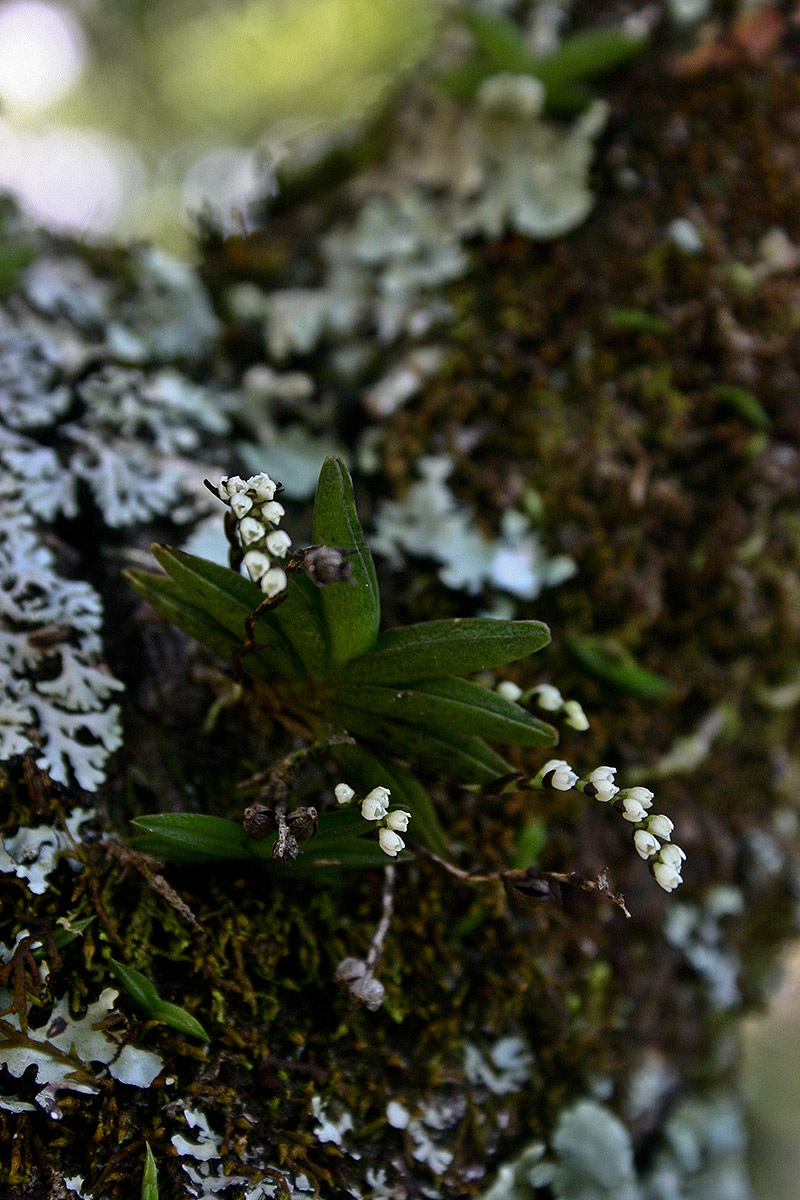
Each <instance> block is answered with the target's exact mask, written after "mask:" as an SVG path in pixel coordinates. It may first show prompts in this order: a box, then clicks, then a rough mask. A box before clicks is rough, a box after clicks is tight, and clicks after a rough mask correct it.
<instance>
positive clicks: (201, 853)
mask: <svg viewBox="0 0 800 1200" xmlns="http://www.w3.org/2000/svg"><path fill="white" fill-rule="evenodd" d="M133 824H134V825H135V826H136V828H137V829H141V830H143V831H144V832H143V833H142V834H141V835H140V836H138V837H137V838H136V839H135V841H136V845H137V846H138V847H139V848H140V849H141V850H144V851H146V852H147V853H148V854H155V855H157V856H158V857H159V858H165V859H167V860H168V861H169V862H174V863H199V862H226V861H243V860H249V861H250V862H258V861H260V862H261V864H262V866H265V867H268V868H269V869H270V870H275V871H276V872H278V871H280V872H282V873H284V874H285V875H286V877H287V878H290V877H291V876H293V875H297V874H299V873H304V872H306V871H307V870H309V871H310V870H312V869H313V868H314V867H316V866H320V867H322V866H325V867H327V866H335V865H339V866H342V867H376V866H385V865H386V855H385V854H384V853H383V851H382V850H381V849H380V846H379V845H378V843H377V842H375V843H374V845H373V843H372V842H371V841H369V840H367V841H365V840H364V837H365V835H369V833H370V826H369V825H368V823H367V822H366V821H365V820H364V818H363V817H362V816H361V813H360V812H359V811H358V810H357V809H353V810H350V811H343V812H335V811H334V812H330V813H323V814H322V815H321V817H320V821H319V832H318V833H317V834H316V835H315V836H314V837H313V838H310V839H309V840H308V841H307V842H303V853H302V855H301V856H300V857H299V858H297V859H295V860H294V861H285V862H276V861H275V860H274V859H273V858H272V847H273V844H274V842H275V835H274V834H273V835H271V836H270V837H268V838H265V839H264V841H262V842H254V841H253V839H252V838H250V837H248V835H247V834H246V833H245V831H244V829H243V828H242V827H241V825H238V824H237V823H236V822H235V821H225V820H223V819H222V818H220V817H210V816H206V815H204V814H202V813H153V814H150V815H149V816H144V817H137V818H136V819H135V820H134V821H133Z"/></svg>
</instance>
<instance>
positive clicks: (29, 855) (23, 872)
mask: <svg viewBox="0 0 800 1200" xmlns="http://www.w3.org/2000/svg"><path fill="white" fill-rule="evenodd" d="M94 815H95V813H94V809H88V808H76V809H74V810H73V812H72V813H71V815H70V816H69V817H68V818H67V821H66V827H67V828H66V832H64V831H63V830H61V829H55V828H53V826H51V825H39V826H38V827H36V828H30V827H28V826H23V827H22V828H21V829H19V830H18V831H17V832H16V833H15V834H14V835H13V836H12V837H0V872H2V873H3V874H6V875H9V874H13V875H16V877H17V879H24V880H25V882H26V883H27V885H28V890H29V891H31V892H33V894H34V895H35V896H41V895H42V894H43V893H44V892H46V891H47V888H48V879H49V877H50V875H51V873H52V872H53V871H54V870H55V868H56V866H57V865H58V861H59V858H61V857H62V856H63V855H69V853H70V851H72V852H73V853H74V847H75V844H76V843H77V842H80V827H81V825H84V824H85V823H86V822H87V821H90V820H91V819H92V818H93V817H94Z"/></svg>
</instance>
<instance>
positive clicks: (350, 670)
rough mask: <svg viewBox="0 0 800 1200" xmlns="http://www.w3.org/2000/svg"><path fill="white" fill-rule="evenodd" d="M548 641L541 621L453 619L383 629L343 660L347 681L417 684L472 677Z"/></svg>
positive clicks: (344, 677) (536, 648)
mask: <svg viewBox="0 0 800 1200" xmlns="http://www.w3.org/2000/svg"><path fill="white" fill-rule="evenodd" d="M549 641H550V630H549V629H548V628H547V626H546V625H543V624H542V622H541V621H495V620H492V619H491V618H489V617H455V618H454V619H452V620H449V621H426V622H424V623H422V624H420V625H406V626H405V627H404V628H402V629H387V630H385V631H384V632H383V633H381V634H380V635H379V636H378V639H377V642H376V644H375V648H374V650H371V651H370V652H369V653H368V654H365V655H363V657H361V658H359V659H357V660H356V661H354V662H350V663H348V664H347V666H346V668H345V669H344V670H343V671H342V673H341V678H342V680H343V681H346V682H347V683H354V682H358V683H375V684H387V683H389V684H394V683H416V682H417V681H418V680H422V679H442V678H444V677H446V676H448V675H472V674H474V673H475V671H485V670H491V669H492V668H493V667H501V666H503V665H504V664H505V663H509V662H515V661H516V660H517V659H519V658H525V657H526V656H527V655H528V654H533V653H534V652H535V651H536V650H541V648H542V647H543V646H546V645H547V643H548V642H549Z"/></svg>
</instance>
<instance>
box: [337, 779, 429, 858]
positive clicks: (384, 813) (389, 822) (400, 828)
mask: <svg viewBox="0 0 800 1200" xmlns="http://www.w3.org/2000/svg"><path fill="white" fill-rule="evenodd" d="M334 794H335V796H336V801H337V803H338V804H350V803H352V801H353V799H354V798H355V792H354V791H353V789H352V788H351V787H349V786H348V785H347V784H346V783H338V784H337V785H336V787H335V789H334ZM391 794H392V793H391V792H390V791H389V789H388V788H386V787H375V788H373V789H372V791H371V792H370V793H369V794H368V795H366V796H365V797H364V799H363V800H360V801H358V803H359V804H360V805H361V815H362V817H363V818H364V820H365V821H379V822H380V824H379V825H378V826H377V829H378V842H379V844H380V848H381V850H383V852H384V854H388V855H389V857H390V858H397V855H398V854H399V853H400V851H401V850H404V849H405V842H404V841H403V839H402V838H401V837H400V834H401V833H405V831H406V830H407V829H408V822H409V821H410V820H411V813H410V812H406V811H405V809H402V808H396V809H394V810H393V811H392V812H389V797H390V796H391Z"/></svg>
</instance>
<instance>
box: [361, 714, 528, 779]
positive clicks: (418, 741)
mask: <svg viewBox="0 0 800 1200" xmlns="http://www.w3.org/2000/svg"><path fill="white" fill-rule="evenodd" d="M338 711H339V713H340V716H341V721H342V724H343V726H344V727H345V728H346V729H348V730H350V732H351V733H354V734H355V735H356V736H357V737H359V738H361V739H363V741H365V742H367V744H368V745H371V746H374V747H375V748H376V749H377V750H378V752H379V753H386V754H390V755H393V756H394V757H396V758H400V759H405V761H406V762H414V763H417V764H419V765H420V766H422V767H423V768H426V769H427V770H429V771H432V772H433V773H434V774H436V775H441V776H443V777H444V778H449V779H452V780H454V781H455V782H456V783H465V784H470V783H481V784H483V783H491V782H492V781H493V780H495V779H499V778H501V776H503V775H507V774H508V773H509V772H510V770H511V767H510V765H509V763H507V762H506V760H505V759H504V758H501V757H500V755H499V754H497V753H496V752H495V751H494V750H492V749H491V748H490V747H489V746H487V745H486V742H484V741H483V740H482V739H481V738H479V737H472V736H467V735H463V734H458V733H443V732H440V731H438V730H437V731H435V732H433V733H430V732H428V731H427V730H425V729H423V728H420V726H418V725H412V724H409V723H408V722H405V721H395V720H393V719H392V718H391V717H382V716H378V715H376V714H374V713H367V712H362V711H361V710H360V709H357V708H349V707H348V706H347V705H344V704H342V705H340V706H339V710H338Z"/></svg>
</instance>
